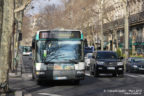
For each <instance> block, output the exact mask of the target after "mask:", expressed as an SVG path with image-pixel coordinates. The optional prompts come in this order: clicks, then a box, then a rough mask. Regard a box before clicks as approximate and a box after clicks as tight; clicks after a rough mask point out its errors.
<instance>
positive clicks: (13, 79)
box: [0, 55, 32, 96]
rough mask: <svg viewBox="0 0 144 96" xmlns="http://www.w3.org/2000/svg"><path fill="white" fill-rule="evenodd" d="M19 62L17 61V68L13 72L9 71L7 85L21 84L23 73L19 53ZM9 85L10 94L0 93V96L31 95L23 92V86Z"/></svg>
mask: <svg viewBox="0 0 144 96" xmlns="http://www.w3.org/2000/svg"><path fill="white" fill-rule="evenodd" d="M20 59H21V60H20V62H19V63H18V66H17V70H16V71H15V72H10V73H9V85H14V83H15V85H16V84H17V83H19V84H20V85H21V82H23V80H24V77H25V74H23V71H25V70H23V69H24V65H23V57H22V55H21V57H20ZM9 87H11V88H10V90H12V93H11V94H7V95H0V96H32V95H31V94H25V95H24V94H23V88H15V87H14V86H9Z"/></svg>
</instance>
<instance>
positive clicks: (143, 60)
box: [133, 58, 144, 62]
mask: <svg viewBox="0 0 144 96" xmlns="http://www.w3.org/2000/svg"><path fill="white" fill-rule="evenodd" d="M133 61H134V62H144V58H135V59H133Z"/></svg>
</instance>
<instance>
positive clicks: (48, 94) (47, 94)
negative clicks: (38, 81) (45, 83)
mask: <svg viewBox="0 0 144 96" xmlns="http://www.w3.org/2000/svg"><path fill="white" fill-rule="evenodd" d="M38 94H39V95H43V96H62V95H57V94H50V93H38Z"/></svg>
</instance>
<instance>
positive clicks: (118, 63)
mask: <svg viewBox="0 0 144 96" xmlns="http://www.w3.org/2000/svg"><path fill="white" fill-rule="evenodd" d="M122 59H123V58H122V57H120V58H118V56H117V53H116V52H113V51H97V52H94V53H93V58H92V59H91V64H90V74H91V75H94V76H99V74H100V73H112V75H113V76H117V75H122V76H123V74H124V64H123V62H122Z"/></svg>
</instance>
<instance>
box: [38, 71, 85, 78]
mask: <svg viewBox="0 0 144 96" xmlns="http://www.w3.org/2000/svg"><path fill="white" fill-rule="evenodd" d="M84 76H85V71H84V70H77V71H76V70H62V71H61V70H60V71H58V70H48V71H37V72H36V77H37V79H44V80H83V79H84Z"/></svg>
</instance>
